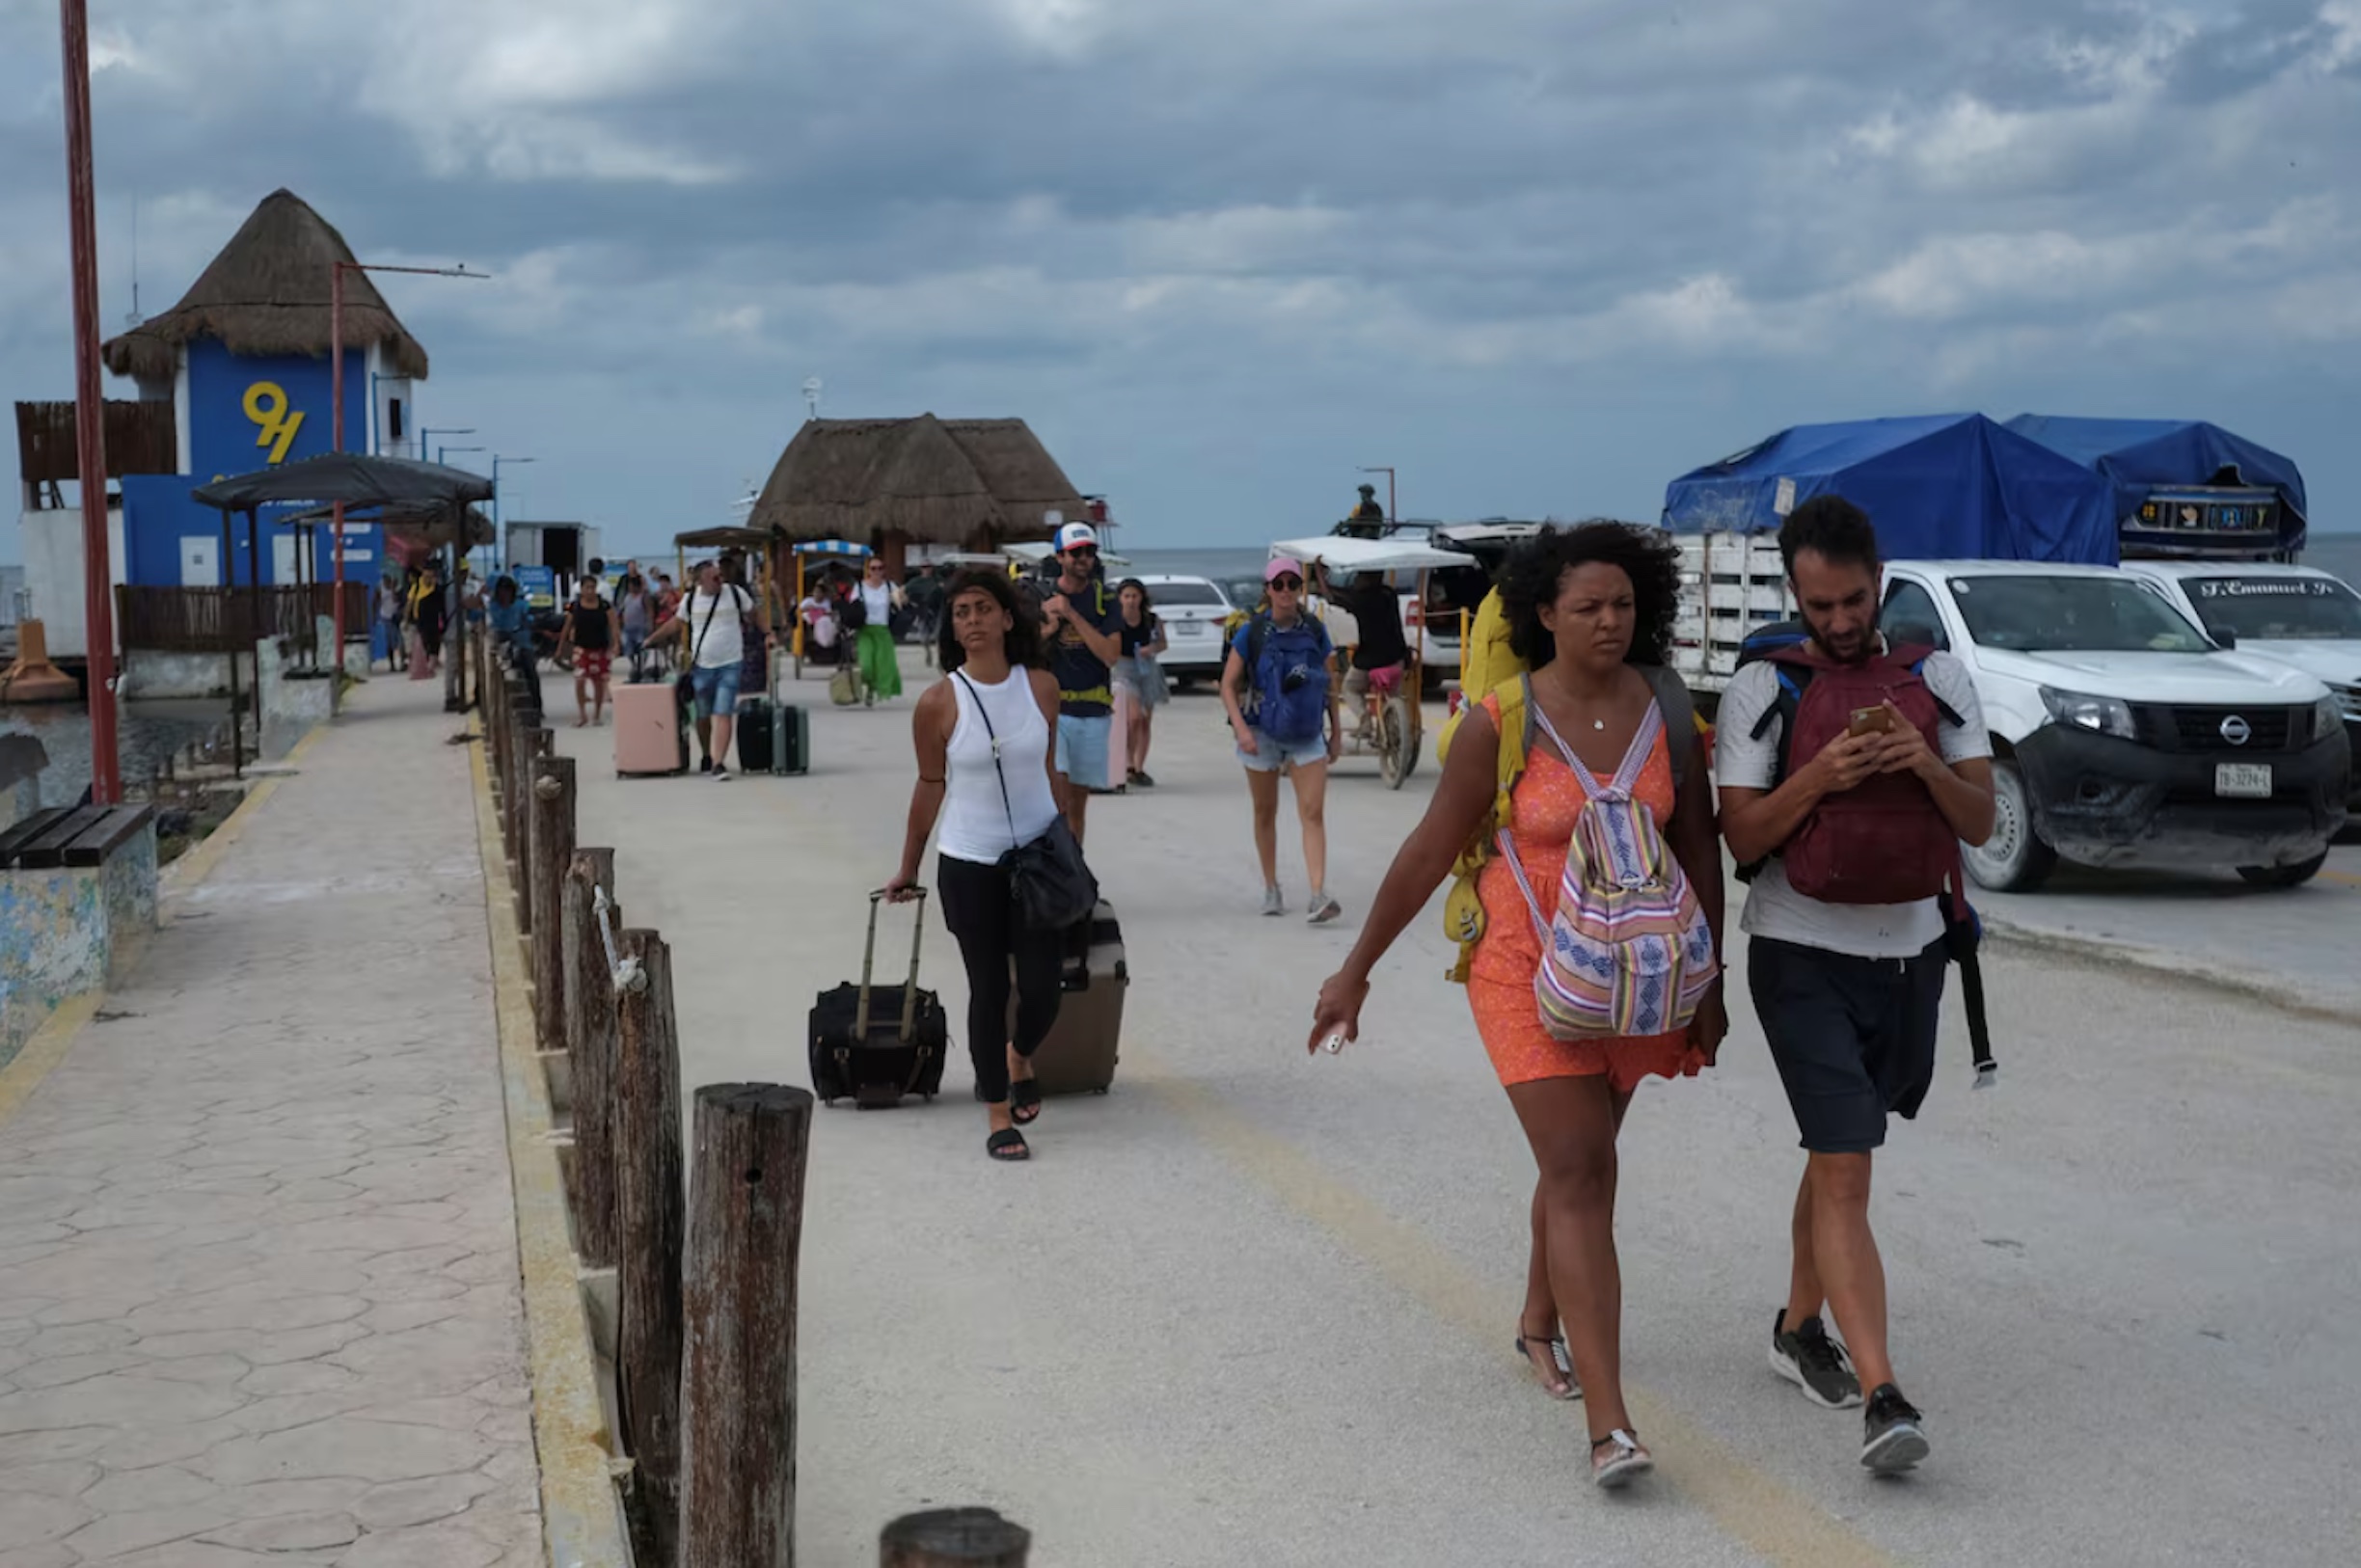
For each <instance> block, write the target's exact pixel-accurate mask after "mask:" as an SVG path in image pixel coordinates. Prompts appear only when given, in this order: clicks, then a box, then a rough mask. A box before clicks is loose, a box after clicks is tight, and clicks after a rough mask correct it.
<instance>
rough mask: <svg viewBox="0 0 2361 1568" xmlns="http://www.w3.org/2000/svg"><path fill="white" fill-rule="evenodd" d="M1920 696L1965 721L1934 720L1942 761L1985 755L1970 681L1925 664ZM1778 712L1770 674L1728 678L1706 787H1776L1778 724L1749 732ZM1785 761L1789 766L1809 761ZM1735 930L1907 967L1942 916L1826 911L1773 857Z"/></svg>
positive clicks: (1933, 661)
mask: <svg viewBox="0 0 2361 1568" xmlns="http://www.w3.org/2000/svg"><path fill="white" fill-rule="evenodd" d="M1922 673H1923V674H1924V676H1925V678H1926V684H1927V689H1929V690H1931V691H1933V692H1934V693H1935V695H1936V696H1938V697H1940V698H1941V699H1942V700H1943V702H1944V703H1945V704H1947V705H1948V706H1949V707H1950V709H1951V711H1952V712H1953V713H1955V714H1958V715H1959V716H1960V717H1961V718H1962V719H1964V720H1966V722H1965V723H1962V724H1957V725H1955V724H1953V723H1952V722H1951V721H1950V720H1949V719H1947V718H1945V719H1942V720H1940V722H1939V723H1938V724H1937V726H1936V739H1937V740H1938V742H1939V743H1940V745H1939V748H1938V749H1940V751H1941V753H1942V759H1943V761H1945V762H1947V763H1960V762H1965V761H1967V759H1969V758H1971V757H1989V756H1991V755H1992V734H1991V732H1990V731H1989V730H1987V729H1986V728H1985V727H1984V707H1983V704H1981V703H1979V702H1978V701H1977V700H1976V689H1975V678H1974V677H1973V676H1971V675H1969V674H1968V673H1967V665H1965V664H1963V663H1961V662H1959V661H1958V660H1956V659H1954V658H1952V657H1951V656H1950V655H1949V654H1947V653H1934V654H1930V655H1928V656H1927V662H1926V667H1925V669H1924V670H1923V671H1922ZM1777 706H1778V665H1776V664H1773V663H1771V662H1768V661H1765V662H1761V663H1754V664H1749V665H1748V666H1747V667H1746V668H1744V669H1742V670H1740V671H1739V672H1738V673H1737V675H1735V676H1734V677H1732V678H1731V681H1730V684H1729V689H1728V690H1726V691H1724V692H1723V693H1722V708H1721V711H1720V712H1719V713H1718V714H1717V715H1716V716H1715V717H1714V782H1715V783H1716V784H1717V785H1718V786H1720V787H1721V788H1723V789H1732V788H1736V789H1747V790H1768V789H1770V788H1772V786H1773V785H1774V784H1775V783H1776V782H1777V779H1776V777H1775V775H1776V774H1777V773H1778V743H1779V730H1780V728H1781V721H1780V720H1778V719H1776V718H1775V719H1773V720H1772V721H1771V724H1770V727H1769V728H1767V729H1765V730H1764V731H1763V733H1762V737H1761V739H1759V740H1757V739H1756V738H1755V736H1754V733H1753V732H1754V725H1755V723H1756V721H1757V720H1759V719H1760V718H1761V717H1762V716H1763V713H1764V710H1766V709H1770V708H1775V707H1777ZM1810 760H1811V759H1810V758H1808V757H1797V758H1794V759H1792V761H1793V762H1794V764H1795V765H1797V766H1801V765H1802V764H1804V763H1805V762H1808V761H1810ZM1738 926H1739V929H1740V930H1741V931H1744V932H1745V933H1748V934H1749V935H1750V936H1767V937H1769V938H1771V939H1772V940H1773V941H1777V942H1794V943H1796V944H1798V945H1799V946H1802V947H1817V948H1822V949H1825V950H1826V951H1828V952H1831V953H1848V954H1851V955H1852V956H1854V957H1855V958H1862V959H1908V958H1914V957H1916V956H1917V955H1918V954H1919V953H1922V952H1924V951H1925V950H1926V947H1927V944H1928V943H1930V942H1932V941H1934V940H1935V939H1936V938H1937V937H1939V936H1940V935H1941V934H1942V912H1941V911H1940V909H1938V908H1937V907H1936V906H1935V901H1934V900H1933V899H1921V900H1919V901H1918V902H1917V903H1915V904H1828V903H1824V902H1822V901H1821V900H1819V899H1814V898H1806V897H1805V896H1804V895H1803V894H1801V893H1799V892H1797V891H1796V890H1795V888H1794V887H1793V886H1791V885H1790V884H1789V883H1788V880H1787V867H1786V865H1785V863H1784V862H1782V861H1781V860H1780V859H1779V858H1778V856H1777V855H1773V856H1772V857H1771V859H1770V861H1769V862H1768V863H1766V864H1765V865H1764V867H1763V868H1762V871H1761V872H1760V873H1759V874H1758V875H1756V877H1755V879H1754V880H1753V883H1752V885H1751V886H1750V887H1749V888H1748V890H1747V901H1746V913H1745V914H1744V915H1742V916H1741V917H1740V918H1739V922H1738Z"/></svg>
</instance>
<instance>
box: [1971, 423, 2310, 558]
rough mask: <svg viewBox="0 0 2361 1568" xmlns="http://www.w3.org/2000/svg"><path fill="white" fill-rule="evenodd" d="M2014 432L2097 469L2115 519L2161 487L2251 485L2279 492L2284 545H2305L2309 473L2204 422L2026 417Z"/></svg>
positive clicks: (2135, 510) (2133, 513) (2133, 511)
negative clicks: (2109, 488)
mask: <svg viewBox="0 0 2361 1568" xmlns="http://www.w3.org/2000/svg"><path fill="white" fill-rule="evenodd" d="M2008 428H2009V429H2011V430H2014V431H2015V432H2017V433H2018V434H2019V435H2021V436H2024V437H2026V438H2028V439H2029V440H2033V441H2038V442H2040V443H2041V444H2042V445H2043V446H2047V447H2049V449H2050V450H2052V451H2055V452H2059V453H2062V454H2064V455H2065V456H2067V457H2071V458H2073V459H2074V460H2075V461H2076V462H2077V463H2080V464H2082V465H2083V466H2084V467H2086V468H2089V469H2093V470H2095V471H2097V472H2098V473H2100V474H2102V475H2103V476H2104V477H2105V478H2106V480H2107V482H2108V483H2110V484H2112V485H2113V486H2114V487H2115V516H2116V517H2117V519H2118V520H2119V521H2120V520H2125V519H2135V518H2136V517H2137V516H2138V515H2139V508H2140V503H2141V502H2142V501H2145V500H2147V499H2148V497H2149V496H2150V494H2151V493H2153V492H2155V491H2157V490H2175V489H2181V488H2184V487H2186V486H2190V485H2215V484H2223V485H2251V486H2254V487H2256V488H2257V489H2263V490H2275V491H2277V492H2278V493H2279V508H2280V512H2279V547H2280V548H2281V549H2282V550H2285V551H2289V552H2293V551H2296V550H2300V549H2302V548H2303V542H2304V532H2305V529H2306V527H2307V524H2306V523H2305V518H2306V516H2307V515H2308V509H2307V508H2306V506H2305V504H2304V484H2303V474H2302V473H2299V472H2297V470H2296V468H2295V465H2294V463H2293V461H2291V460H2290V459H2288V458H2285V457H2282V456H2281V455H2280V454H2279V453H2277V452H2274V451H2272V450H2271V449H2270V448H2269V447H2267V446H2256V445H2255V444H2254V443H2253V442H2251V441H2248V440H2246V439H2245V438H2244V437H2243V436H2237V435H2233V434H2231V433H2230V432H2229V431H2227V430H2224V429H2223V428H2222V427H2221V426H2219V425H2217V424H2207V423H2206V422H2204V421H2203V420H2201V419H2071V418H2067V417H2064V416H2061V415H2054V414H2020V415H2018V416H2017V418H2015V419H2011V420H2009V422H2008Z"/></svg>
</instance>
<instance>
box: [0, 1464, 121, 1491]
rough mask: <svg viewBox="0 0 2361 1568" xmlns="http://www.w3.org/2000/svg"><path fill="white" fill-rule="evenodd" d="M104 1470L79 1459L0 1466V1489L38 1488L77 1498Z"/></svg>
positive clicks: (38, 1489)
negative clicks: (42, 1463) (41, 1463)
mask: <svg viewBox="0 0 2361 1568" xmlns="http://www.w3.org/2000/svg"><path fill="white" fill-rule="evenodd" d="M105 1473H106V1472H105V1471H103V1470H101V1469H99V1468H98V1467H97V1466H96V1465H93V1464H89V1463H87V1462H85V1461H83V1460H79V1459H53V1460H51V1461H50V1462H49V1463H47V1464H45V1465H13V1466H8V1467H6V1468H0V1492H39V1493H41V1495H42V1496H43V1497H50V1498H78V1497H80V1496H81V1495H82V1494H83V1493H84V1492H87V1491H88V1490H90V1488H91V1487H93V1486H94V1485H95V1484H96V1483H97V1480H98V1477H100V1476H101V1475H104V1474H105Z"/></svg>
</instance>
